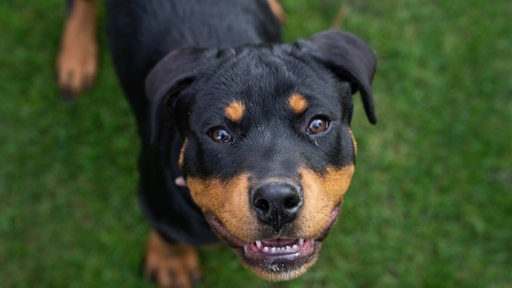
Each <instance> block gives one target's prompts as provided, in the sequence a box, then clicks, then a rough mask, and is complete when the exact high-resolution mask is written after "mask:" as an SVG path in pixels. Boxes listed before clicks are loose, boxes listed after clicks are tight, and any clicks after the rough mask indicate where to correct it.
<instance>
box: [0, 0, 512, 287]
mask: <svg viewBox="0 0 512 288" xmlns="http://www.w3.org/2000/svg"><path fill="white" fill-rule="evenodd" d="M283 4H284V7H285V10H286V11H287V13H288V20H287V24H286V27H285V39H286V40H287V41H293V40H294V39H297V38H300V37H308V36H310V35H312V34H314V33H316V32H319V31H321V30H324V29H327V28H330V27H331V26H332V25H335V26H336V28H343V29H346V30H348V31H351V32H353V33H355V34H357V35H359V36H361V37H362V38H364V39H366V40H367V41H368V42H369V43H370V44H371V46H372V47H373V48H374V49H375V52H376V54H377V56H378V59H379V67H378V72H377V75H376V78H375V81H374V96H375V101H376V108H377V116H378V117H379V123H378V124H377V125H376V126H372V125H370V124H369V123H368V122H367V121H366V118H365V116H364V112H363V111H362V109H361V106H362V105H361V101H360V100H359V99H357V101H356V106H357V107H356V110H357V111H356V113H355V118H354V121H353V130H354V133H355V136H356V138H357V140H358V143H359V154H358V159H357V169H356V174H355V177H354V179H353V182H352V186H351V188H350V190H349V192H348V194H347V196H346V198H345V204H344V207H343V213H342V216H341V218H340V220H339V221H338V223H337V224H336V226H335V228H334V229H333V230H332V232H331V235H330V236H329V237H328V239H327V241H326V243H325V245H324V248H323V250H322V252H321V257H320V260H319V261H318V263H317V264H316V265H315V266H314V267H313V269H311V271H310V272H308V273H307V274H306V275H304V276H303V277H301V278H299V279H298V280H294V281H291V282H285V283H267V282H264V281H262V280H259V279H258V278H257V277H256V276H254V275H253V274H252V273H250V272H248V271H246V270H245V269H244V268H243V267H242V266H241V264H240V263H239V262H238V260H237V259H236V256H235V255H234V253H232V252H231V251H229V250H228V249H227V248H219V247H218V248H210V249H204V250H202V251H201V258H202V261H203V268H204V277H203V280H202V282H201V284H200V285H199V287H512V273H511V268H512V33H511V30H510V25H511V22H510V15H512V2H511V1H510V0H495V1H492V2H489V1H484V0H467V1H427V0H410V1H405V0H389V1H377V0H368V1H359V0H350V1H337V0H336V1H335V0H321V1H320V0H307V1H306V0H304V1H302V0H285V1H283ZM64 14H65V5H64V1H62V0H59V1H57V0H46V1H36V0H27V1H1V2H0V55H1V56H0V99H1V104H0V163H1V165H0V287H33V286H38V287H152V286H151V285H149V284H147V283H146V282H145V281H144V280H143V279H142V278H141V277H140V274H139V263H140V260H141V257H142V255H143V247H144V243H145V237H146V235H147V233H148V231H149V227H148V225H147V224H146V222H145V220H144V219H143V217H142V216H141V213H140V211H139V209H138V205H137V201H136V197H135V186H136V178H137V174H136V170H135V161H136V155H137V150H138V147H137V145H138V140H137V138H136V132H135V125H134V122H133V119H132V116H131V114H130V109H129V107H128V105H127V103H126V102H125V101H124V98H123V96H122V93H121V90H120V88H119V85H118V83H117V79H116V77H115V75H114V72H113V69H112V64H111V60H110V56H109V55H108V53H107V50H106V41H105V36H104V34H101V35H102V36H101V39H100V41H101V46H102V47H103V49H102V54H101V68H100V74H99V76H98V79H97V83H96V85H95V87H94V88H93V89H91V90H89V91H88V92H86V93H85V94H83V96H82V97H81V98H80V99H79V100H77V101H73V102H71V101H64V100H62V99H61V98H60V97H59V90H58V88H57V86H56V84H55V82H56V81H55V75H54V70H53V68H54V61H55V56H56V52H57V49H58V45H59V37H60V32H61V29H62V28H61V26H62V22H63V17H64ZM333 23H334V24H333ZM101 28H103V27H101ZM357 98H359V97H357Z"/></svg>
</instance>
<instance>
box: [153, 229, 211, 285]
mask: <svg viewBox="0 0 512 288" xmlns="http://www.w3.org/2000/svg"><path fill="white" fill-rule="evenodd" d="M144 275H145V277H146V278H147V279H149V280H151V281H153V282H156V283H157V284H158V286H160V287H180V288H189V287H192V286H193V284H194V282H196V281H198V280H199V278H200V276H201V271H200V267H199V258H198V256H197V252H196V250H195V249H194V248H193V247H192V246H189V245H186V244H181V243H176V244H169V243H167V242H166V241H165V240H164V239H162V238H161V237H160V236H159V235H158V233H156V232H155V231H152V232H151V234H150V235H149V239H148V245H147V251H146V257H145V263H144Z"/></svg>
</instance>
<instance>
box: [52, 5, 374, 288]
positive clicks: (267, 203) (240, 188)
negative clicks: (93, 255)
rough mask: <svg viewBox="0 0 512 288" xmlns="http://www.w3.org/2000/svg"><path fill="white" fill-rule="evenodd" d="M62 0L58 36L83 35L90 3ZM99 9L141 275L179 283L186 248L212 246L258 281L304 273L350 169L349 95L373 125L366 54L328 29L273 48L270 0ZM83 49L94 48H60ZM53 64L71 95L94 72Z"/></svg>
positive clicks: (194, 273) (275, 19) (186, 267)
mask: <svg viewBox="0 0 512 288" xmlns="http://www.w3.org/2000/svg"><path fill="white" fill-rule="evenodd" d="M74 2H75V3H74V4H73V5H71V9H70V11H71V12H70V13H69V16H68V17H69V19H68V22H67V23H68V24H67V26H66V29H65V32H67V31H68V30H73V29H72V28H69V26H70V24H69V23H73V21H78V22H80V21H83V22H84V23H85V24H83V23H82V24H83V25H85V26H87V27H89V28H88V29H92V28H91V27H94V24H92V23H89V24H87V22H88V21H89V22H90V21H93V20H94V19H95V17H96V14H95V13H96V12H94V11H91V9H96V4H95V3H93V2H91V1H85V0H75V1H74ZM105 3H106V21H107V23H106V28H107V36H108V42H109V47H110V51H111V54H112V58H113V62H114V66H115V70H116V73H117V75H118V78H119V80H120V82H121V85H122V88H123V90H124V93H125V95H126V98H127V99H128V101H129V103H130V104H131V107H132V110H133V112H134V115H135V119H136V122H137V128H138V133H139V136H140V141H141V152H140V155H139V167H138V168H139V173H140V179H139V194H138V195H139V200H140V205H141V207H142V211H143V213H144V215H145V216H146V217H147V219H148V220H149V223H150V224H151V227H152V232H151V233H150V236H149V240H148V244H147V251H146V256H145V265H144V271H145V275H146V276H147V277H148V278H152V279H154V280H156V281H157V282H158V284H159V285H160V286H162V287H174V286H179V287H190V286H191V285H192V283H193V280H194V279H196V278H198V277H199V275H200V268H199V260H198V256H197V252H196V248H195V247H198V246H205V245H210V244H213V243H216V242H218V241H219V239H220V240H222V241H223V242H224V243H226V244H227V246H229V247H231V248H232V249H233V250H234V251H235V252H236V253H237V254H238V256H239V258H240V260H241V262H242V263H243V264H244V265H245V266H246V267H247V268H249V269H250V270H252V271H254V272H255V273H256V274H257V275H259V276H261V277H262V278H264V279H268V280H288V279H292V278H295V277H298V276H300V275H301V274H303V273H304V272H305V271H306V270H307V269H308V268H310V267H311V266H312V265H313V263H314V262H315V261H316V259H317V257H318V254H319V250H320V246H321V244H322V242H323V240H324V239H325V238H326V236H327V234H328V231H329V229H330V228H331V226H332V225H333V223H334V222H335V220H336V218H337V216H338V214H339V213H340V206H341V204H342V202H343V197H344V194H345V192H346V191H347V189H348V187H349V185H350V181H351V178H352V175H353V174H354V165H355V156H356V152H357V145H356V141H355V139H354V136H353V134H352V130H351V128H350V123H351V119H352V114H353V99H352V95H353V94H355V93H357V92H359V94H360V95H361V98H362V100H363V101H362V102H363V105H364V109H365V112H366V115H367V118H368V120H369V121H370V122H371V123H376V121H377V119H376V116H375V111H374V105H373V100H372V91H371V82H372V79H373V76H374V73H375V70H376V58H375V56H374V53H373V51H372V49H371V48H370V47H369V46H368V44H367V43H366V42H364V41H363V40H361V39H360V38H358V37H356V36H354V35H352V34H350V33H348V32H343V31H339V30H328V31H324V32H321V33H319V34H316V35H314V36H312V37H311V38H309V39H303V40H299V41H297V42H295V43H292V44H283V43H281V23H280V22H281V20H282V19H283V14H282V10H281V8H280V6H278V5H279V4H278V3H277V2H276V1H272V0H269V1H267V0H108V1H105ZM80 9H81V11H78V10H80ZM76 15H79V16H80V15H81V16H82V18H81V19H76V18H79V16H76ZM84 15H85V17H84ZM74 17H75V18H74ZM83 19H86V20H83ZM91 25H92V26H91ZM78 26H80V25H78ZM92 30H94V29H92ZM87 31H90V30H87ZM70 33H71V32H69V33H65V34H64V38H66V37H71V36H69V35H67V34H70ZM71 34H72V33H71ZM82 34H84V33H82ZM84 35H85V37H86V38H87V39H92V38H94V37H91V32H87V33H85V34H84ZM92 35H94V34H92ZM66 41H67V42H73V41H72V40H69V39H68V40H66V39H64V40H63V43H65V42H66ZM86 42H87V41H86ZM64 46H65V45H64V44H63V51H62V52H61V57H59V59H61V61H62V62H66V60H65V57H64V56H62V55H65V54H66V53H67V52H66V51H65V50H66V49H67V48H66V47H64ZM86 47H95V44H94V43H92V44H91V43H89V44H88V45H76V47H73V48H69V49H78V50H80V49H82V50H84V49H85V48H86ZM89 49H91V48H89ZM93 50H94V49H93ZM95 51H96V50H94V51H93V53H89V54H90V55H89V56H86V57H85V58H88V57H89V58H90V57H92V56H91V55H93V54H94V53H96V52H95ZM68 54H69V53H68ZM79 54H80V53H79ZM81 54H84V53H81ZM85 54H87V53H85ZM71 58H73V57H71ZM62 59H64V60H62ZM75 60H76V59H75ZM80 61H82V60H80ZM82 62H83V63H89V62H95V61H94V60H90V59H89V61H82ZM59 64H60V65H59V71H60V74H63V75H67V76H68V77H67V78H66V77H60V79H63V80H61V85H62V87H63V88H64V90H66V91H71V94H76V93H77V91H80V89H81V88H82V87H83V86H85V85H82V84H76V83H85V84H89V83H90V79H91V78H92V77H93V76H92V75H90V74H91V73H90V72H87V73H85V72H76V71H75V72H69V70H66V69H67V68H65V67H66V65H63V64H62V63H61V62H59ZM88 65H92V64H88ZM71 66H72V65H71ZM79 66H80V65H77V67H78V68H77V69H81V68H80V67H79ZM92 66H94V65H92ZM88 69H89V70H91V69H90V68H88ZM71 70H72V69H71ZM86 70H87V69H82V71H86ZM89 70H87V71H89ZM69 75H74V76H75V78H76V77H78V76H77V75H89V76H86V77H85V79H86V80H76V79H74V78H73V77H69ZM80 77H82V76H80ZM69 79H72V81H70V80H69ZM182 178H183V179H184V180H185V182H186V186H184V185H183V184H180V182H183V181H176V179H178V180H179V179H182Z"/></svg>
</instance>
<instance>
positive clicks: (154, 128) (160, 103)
mask: <svg viewBox="0 0 512 288" xmlns="http://www.w3.org/2000/svg"><path fill="white" fill-rule="evenodd" d="M216 53H217V50H214V49H201V48H184V49H177V50H174V51H173V52H171V53H169V54H168V55H167V56H165V57H164V58H163V59H162V60H160V61H159V62H158V63H157V64H156V65H155V67H154V68H153V69H152V70H151V71H150V73H149V74H148V76H147V77H146V95H147V97H148V100H149V105H150V109H151V110H150V111H151V114H150V121H151V122H150V123H151V142H153V143H155V142H158V140H159V135H160V129H161V125H162V122H163V121H164V120H165V118H166V117H168V115H165V113H166V111H167V110H168V109H167V108H168V107H169V104H170V103H171V102H172V99H174V98H176V97H177V96H178V95H179V94H180V93H181V92H182V91H183V90H184V89H186V88H187V87H188V86H190V85H191V84H192V82H194V80H195V79H196V77H197V75H198V72H199V71H200V70H201V68H202V67H204V66H205V65H207V64H208V63H211V62H212V61H213V59H214V58H215V55H216Z"/></svg>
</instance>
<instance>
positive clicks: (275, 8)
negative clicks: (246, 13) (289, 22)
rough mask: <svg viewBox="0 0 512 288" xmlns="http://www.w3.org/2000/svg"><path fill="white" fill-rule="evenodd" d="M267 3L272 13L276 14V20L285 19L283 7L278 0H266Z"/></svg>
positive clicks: (282, 20) (281, 20) (282, 21)
mask: <svg viewBox="0 0 512 288" xmlns="http://www.w3.org/2000/svg"><path fill="white" fill-rule="evenodd" d="M267 2H268V5H269V6H270V10H272V13H274V15H275V16H276V18H277V20H279V22H281V23H284V21H285V20H286V14H285V13H284V10H283V7H282V6H281V4H280V3H279V1H278V0H267Z"/></svg>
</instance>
